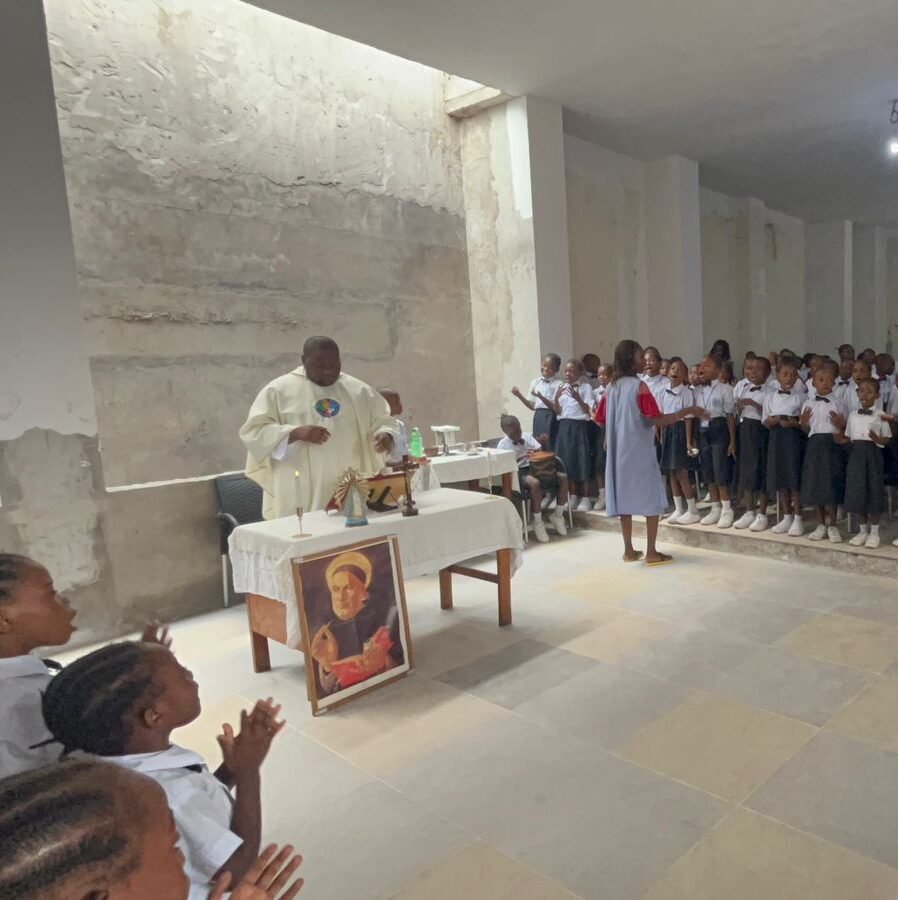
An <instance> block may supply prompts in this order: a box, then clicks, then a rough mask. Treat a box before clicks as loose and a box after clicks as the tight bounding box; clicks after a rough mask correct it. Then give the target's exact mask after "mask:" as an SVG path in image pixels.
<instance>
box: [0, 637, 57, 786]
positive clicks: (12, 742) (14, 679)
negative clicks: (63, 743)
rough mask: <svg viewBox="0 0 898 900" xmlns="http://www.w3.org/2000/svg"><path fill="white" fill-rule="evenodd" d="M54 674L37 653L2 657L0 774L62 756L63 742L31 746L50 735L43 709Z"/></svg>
mask: <svg viewBox="0 0 898 900" xmlns="http://www.w3.org/2000/svg"><path fill="white" fill-rule="evenodd" d="M52 677H53V676H52V673H51V672H50V670H49V669H48V668H47V667H46V666H45V665H44V664H43V662H41V660H39V659H38V658H37V657H36V656H31V655H30V654H29V655H27V656H11V657H7V658H6V659H0V778H8V777H9V776H10V775H18V774H19V773H20V772H27V771H29V770H30V769H37V768H39V767H40V766H47V765H50V763H54V762H57V761H58V760H59V754H60V752H61V748H60V745H59V744H49V745H48V746H46V747H39V748H36V749H34V750H32V749H31V747H32V746H33V745H34V744H39V743H41V742H42V741H45V740H47V738H49V737H50V732H49V731H47V726H46V725H45V724H44V716H43V713H42V712H41V693H42V692H43V691H45V690H46V688H47V685H48V684H49V683H50V679H51V678H52Z"/></svg>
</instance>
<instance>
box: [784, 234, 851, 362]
mask: <svg viewBox="0 0 898 900" xmlns="http://www.w3.org/2000/svg"><path fill="white" fill-rule="evenodd" d="M805 241H806V242H805V267H806V268H805V297H806V300H805V308H806V311H807V341H808V343H807V345H808V347H809V348H811V349H813V350H814V351H815V352H818V353H829V354H833V353H834V351H835V349H836V348H837V347H838V346H839V344H842V343H844V342H849V343H853V342H854V341H855V338H854V322H853V315H852V293H853V279H852V256H853V253H852V227H851V222H849V221H846V220H844V219H839V220H837V221H833V222H813V223H809V224H808V226H807V230H806V232H805ZM798 352H799V353H800V352H801V351H800V350H799V351H798Z"/></svg>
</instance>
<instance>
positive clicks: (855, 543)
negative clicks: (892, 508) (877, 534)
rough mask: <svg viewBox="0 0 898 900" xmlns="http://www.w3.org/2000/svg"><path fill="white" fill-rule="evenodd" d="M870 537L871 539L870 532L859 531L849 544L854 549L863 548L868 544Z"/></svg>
mask: <svg viewBox="0 0 898 900" xmlns="http://www.w3.org/2000/svg"><path fill="white" fill-rule="evenodd" d="M868 537H870V532H868V531H859V532H858V533H857V534H856V535H855V536H854V537H853V538H852V539H851V540H850V541H849V542H848V543H849V544H851V546H852V547H863V546H864V544H866V543H867V538H868Z"/></svg>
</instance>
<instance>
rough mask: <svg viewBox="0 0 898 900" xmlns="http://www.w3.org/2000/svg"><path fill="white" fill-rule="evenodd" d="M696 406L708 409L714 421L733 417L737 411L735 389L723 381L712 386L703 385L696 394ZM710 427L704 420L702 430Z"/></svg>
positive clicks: (714, 382) (712, 383)
mask: <svg viewBox="0 0 898 900" xmlns="http://www.w3.org/2000/svg"><path fill="white" fill-rule="evenodd" d="M695 404H696V406H700V407H701V408H702V409H706V410H707V411H708V413H709V415H710V416H711V418H712V419H719V418H720V417H721V416H731V415H733V413H734V412H735V411H736V397H735V396H734V394H733V389H732V387H731V386H730V385H728V384H724V383H723V382H722V381H712V382H711V383H710V384H703V385H701V386H700V387H699V389H698V390H697V391H696V392H695ZM709 425H710V422H709V420H708V419H702V425H701V427H702V428H707V427H708V426H709Z"/></svg>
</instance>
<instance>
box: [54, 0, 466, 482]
mask: <svg viewBox="0 0 898 900" xmlns="http://www.w3.org/2000/svg"><path fill="white" fill-rule="evenodd" d="M47 5H48V20H49V29H50V40H51V51H52V57H53V61H54V78H55V82H56V89H57V102H58V107H59V118H60V127H61V134H62V143H63V151H64V156H65V163H66V175H67V180H68V186H69V195H70V205H71V209H72V219H73V226H74V233H75V247H76V256H77V261H78V269H79V279H80V284H81V292H82V300H83V305H84V311H85V317H86V322H87V328H88V340H89V343H90V351H91V356H92V374H93V379H94V385H95V389H96V395H97V408H98V419H99V430H100V437H101V447H102V452H103V457H104V465H105V470H106V477H107V481H108V483H109V484H111V485H119V484H128V483H140V482H146V481H157V480H163V479H168V478H177V477H189V476H196V475H200V474H206V473H212V472H220V471H225V470H229V469H235V468H239V467H240V466H241V465H242V460H243V453H242V450H241V447H240V445H239V442H238V441H237V438H236V431H237V428H238V427H239V425H240V423H241V422H242V420H243V418H244V416H245V413H246V410H247V408H248V405H249V403H250V401H251V399H252V398H253V396H254V395H255V393H256V392H257V391H258V389H259V388H260V387H261V386H262V385H263V384H264V383H265V382H266V381H267V380H269V379H270V378H271V377H273V376H275V375H277V374H280V373H282V372H283V371H285V370H287V369H289V368H292V367H293V366H294V365H296V364H297V363H298V352H299V348H300V346H301V343H302V340H303V338H304V337H305V336H307V335H308V334H310V333H313V332H325V333H329V334H332V335H333V336H334V337H335V338H337V339H338V340H339V341H340V343H341V345H342V347H343V350H344V357H345V362H346V368H347V370H348V371H350V372H351V373H353V374H355V375H357V376H359V377H361V378H364V379H366V380H368V381H371V382H373V383H380V382H390V383H397V384H398V386H399V387H400V388H401V389H402V392H403V399H404V401H405V407H406V411H407V418H408V420H410V421H413V422H417V423H418V424H430V423H431V420H432V419H433V418H434V416H436V417H437V418H439V419H440V420H441V421H452V422H458V423H459V424H461V425H463V426H465V427H467V428H469V429H472V428H473V423H474V420H475V404H474V387H473V384H474V382H473V372H472V371H471V365H470V357H471V333H470V314H469V309H468V306H469V300H468V283H467V261H466V252H465V235H464V220H463V202H462V186H461V163H460V150H459V136H458V125H457V124H456V123H454V122H453V121H452V120H450V119H448V117H446V116H445V115H444V114H443V112H442V84H443V76H442V75H441V74H440V73H438V72H436V71H434V70H430V69H427V68H425V67H422V66H419V65H417V64H413V63H409V62H406V61H404V60H400V59H398V58H396V57H392V56H389V55H387V54H383V53H380V52H378V51H376V50H373V49H370V48H367V47H363V46H361V45H359V44H355V43H352V42H350V41H346V40H344V39H341V38H337V37H334V36H331V35H328V34H325V33H324V32H321V31H318V30H316V29H313V28H309V27H307V26H304V25H301V24H298V23H296V22H293V21H288V20H286V19H282V18H279V17H276V16H274V15H271V14H269V13H266V12H263V11H260V10H258V9H255V8H253V7H251V6H249V5H247V4H244V3H241V2H238V0H217V2H213V0H163V2H151V0H115V2H112V0H108V2H107V0H80V2H77V3H74V2H71V0H48V4H47ZM435 398H439V399H438V402H437V401H436V400H435Z"/></svg>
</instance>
